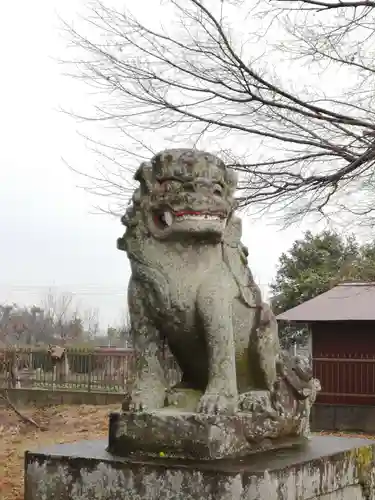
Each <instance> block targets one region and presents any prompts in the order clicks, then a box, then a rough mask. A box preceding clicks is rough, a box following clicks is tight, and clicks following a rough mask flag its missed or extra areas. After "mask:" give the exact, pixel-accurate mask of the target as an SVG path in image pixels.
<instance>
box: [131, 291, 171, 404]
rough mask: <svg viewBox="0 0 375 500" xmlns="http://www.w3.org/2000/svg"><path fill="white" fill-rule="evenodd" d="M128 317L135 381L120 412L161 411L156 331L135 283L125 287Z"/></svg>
mask: <svg viewBox="0 0 375 500" xmlns="http://www.w3.org/2000/svg"><path fill="white" fill-rule="evenodd" d="M129 314H130V323H131V329H132V332H133V339H134V348H135V355H136V359H135V379H134V382H133V384H132V388H131V391H130V395H129V399H128V401H127V402H126V403H125V404H124V405H123V408H124V409H129V410H131V411H146V410H154V409H157V408H162V407H163V406H164V402H165V393H166V381H165V377H164V370H163V367H162V366H161V359H162V352H161V351H162V347H161V337H160V333H159V331H158V329H157V328H156V327H155V325H154V324H153V322H152V321H151V320H150V319H149V317H148V315H147V310H146V308H145V306H144V301H143V297H142V289H141V288H140V286H139V284H137V283H136V282H134V281H131V283H130V284H129Z"/></svg>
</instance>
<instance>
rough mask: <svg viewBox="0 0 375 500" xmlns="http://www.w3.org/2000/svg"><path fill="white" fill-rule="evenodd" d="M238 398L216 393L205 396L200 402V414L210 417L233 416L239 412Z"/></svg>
mask: <svg viewBox="0 0 375 500" xmlns="http://www.w3.org/2000/svg"><path fill="white" fill-rule="evenodd" d="M237 403H238V401H237V397H235V396H223V395H222V394H219V393H215V392H208V393H205V394H203V396H202V397H201V399H200V401H199V405H198V412H199V413H205V414H208V415H219V414H221V415H222V414H227V415H232V414H233V413H235V412H236V410H237Z"/></svg>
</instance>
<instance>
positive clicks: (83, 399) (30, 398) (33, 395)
mask: <svg viewBox="0 0 375 500" xmlns="http://www.w3.org/2000/svg"><path fill="white" fill-rule="evenodd" d="M7 392H8V396H9V399H10V400H11V401H12V403H14V404H15V405H16V406H27V405H30V404H32V405H34V406H38V407H43V406H55V405H101V406H102V405H103V406H104V405H110V404H117V403H118V404H121V403H122V401H123V399H124V394H122V393H120V392H84V391H50V390H44V389H8V390H7ZM2 405H5V403H4V402H2V401H1V400H0V407H1V406H2Z"/></svg>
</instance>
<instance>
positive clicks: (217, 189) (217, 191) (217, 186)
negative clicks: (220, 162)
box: [213, 184, 223, 196]
mask: <svg viewBox="0 0 375 500" xmlns="http://www.w3.org/2000/svg"><path fill="white" fill-rule="evenodd" d="M213 192H214V195H216V196H222V194H223V188H222V186H221V185H220V184H214V188H213Z"/></svg>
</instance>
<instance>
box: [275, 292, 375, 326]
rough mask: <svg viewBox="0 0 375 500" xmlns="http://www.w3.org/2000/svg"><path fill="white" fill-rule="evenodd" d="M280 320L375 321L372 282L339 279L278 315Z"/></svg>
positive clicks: (300, 321) (374, 294)
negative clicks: (312, 296) (336, 284)
mask: <svg viewBox="0 0 375 500" xmlns="http://www.w3.org/2000/svg"><path fill="white" fill-rule="evenodd" d="M277 320H279V321H290V322H299V323H310V322H314V321H375V282H371V283H341V284H340V285H338V286H335V287H334V288H332V289H331V290H329V291H328V292H325V293H322V294H321V295H318V296H317V297H315V298H314V299H311V300H308V301H306V302H304V303H303V304H300V305H299V306H296V307H293V308H292V309H289V311H285V312H283V313H281V314H279V315H278V316H277Z"/></svg>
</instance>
